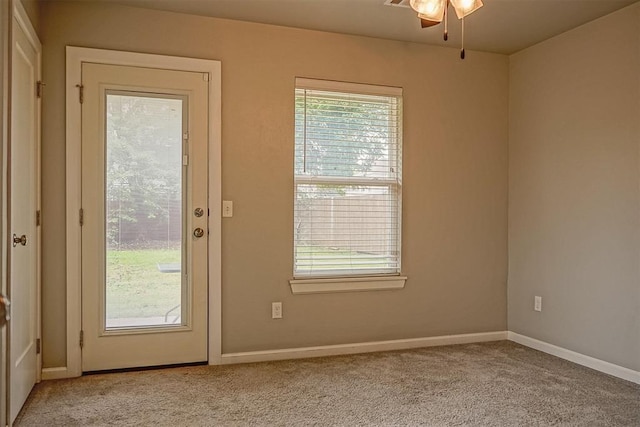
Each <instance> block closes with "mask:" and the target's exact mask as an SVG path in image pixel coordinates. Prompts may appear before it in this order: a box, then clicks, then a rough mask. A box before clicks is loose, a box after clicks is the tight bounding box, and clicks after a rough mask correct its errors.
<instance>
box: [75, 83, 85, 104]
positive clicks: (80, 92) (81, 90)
mask: <svg viewBox="0 0 640 427" xmlns="http://www.w3.org/2000/svg"><path fill="white" fill-rule="evenodd" d="M76 87H77V88H78V99H79V100H80V104H82V103H84V86H83V85H76Z"/></svg>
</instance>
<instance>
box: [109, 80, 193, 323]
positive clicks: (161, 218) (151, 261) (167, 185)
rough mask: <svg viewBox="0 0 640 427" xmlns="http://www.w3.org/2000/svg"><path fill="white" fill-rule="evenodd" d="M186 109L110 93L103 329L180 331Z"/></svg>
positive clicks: (171, 100)
mask: <svg viewBox="0 0 640 427" xmlns="http://www.w3.org/2000/svg"><path fill="white" fill-rule="evenodd" d="M183 105H184V100H183V99H181V98H179V97H171V96H168V95H162V96H155V95H148V94H145V95H141V94H130V93H126V92H107V98H106V115H107V117H106V159H107V164H106V205H105V208H106V230H105V233H106V234H105V237H106V264H105V265H106V282H105V283H106V286H105V287H106V289H105V301H106V310H105V313H106V327H107V329H110V328H111V329H112V328H129V327H147V326H171V325H176V326H181V325H182V317H183V316H182V310H183V304H182V296H183V280H182V277H183V274H181V272H182V271H183V270H184V269H183V268H182V266H183V265H184V255H183V252H184V251H183V234H184V233H183V225H182V216H183V212H182V210H183V188H184V183H183V174H182V169H183V166H182V156H183V139H182V135H183V126H184V121H185V120H184V114H183V113H184V111H183V110H184V108H183Z"/></svg>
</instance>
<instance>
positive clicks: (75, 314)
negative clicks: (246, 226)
mask: <svg viewBox="0 0 640 427" xmlns="http://www.w3.org/2000/svg"><path fill="white" fill-rule="evenodd" d="M83 62H95V63H102V64H112V65H128V66H136V67H146V68H161V69H166V70H180V71H193V72H201V73H209V76H210V80H209V81H210V84H209V141H208V144H209V202H208V204H209V206H208V208H209V212H210V215H209V247H208V249H209V259H208V269H209V283H208V291H209V324H208V328H209V331H208V339H209V343H208V348H209V364H210V365H217V364H220V363H221V359H222V303H221V296H222V282H221V280H222V277H221V267H222V263H221V262H222V261H221V258H222V257H221V246H222V245H221V242H222V236H221V217H222V207H221V199H222V173H221V172H222V170H221V166H222V161H221V147H222V143H221V140H222V132H221V123H222V117H221V112H222V110H221V95H222V93H221V63H220V61H215V60H206V59H195V58H183V57H174V56H163V55H151V54H143V53H134V52H122V51H114V50H103V49H90V48H81V47H74V46H67V89H66V108H67V123H66V135H67V157H66V160H67V170H66V173H67V176H66V179H67V366H66V369H64V370H56V373H55V375H51V376H49V375H48V376H47V378H53V377H59V378H61V377H77V376H80V375H82V363H81V361H82V360H81V357H82V353H81V350H80V342H79V338H80V330H81V325H82V316H81V313H82V311H81V310H82V298H81V290H82V287H81V278H82V274H81V233H80V224H79V212H80V208H81V187H80V181H81V173H82V169H81V156H80V153H81V143H82V139H81V136H82V134H81V105H80V102H79V88H78V87H77V85H79V84H80V83H81V81H82V78H81V77H82V76H81V72H82V63H83Z"/></svg>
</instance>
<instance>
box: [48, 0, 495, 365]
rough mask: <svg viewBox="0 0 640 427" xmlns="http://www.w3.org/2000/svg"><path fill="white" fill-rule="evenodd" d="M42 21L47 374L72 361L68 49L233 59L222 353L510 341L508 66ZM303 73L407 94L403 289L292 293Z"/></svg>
mask: <svg viewBox="0 0 640 427" xmlns="http://www.w3.org/2000/svg"><path fill="white" fill-rule="evenodd" d="M41 20H42V24H43V43H44V76H45V81H46V82H47V96H46V97H45V99H44V115H43V126H44V129H43V136H44V139H43V212H44V224H43V240H44V242H43V246H44V253H43V276H44V282H43V288H44V289H43V294H44V298H43V303H44V307H43V326H44V364H45V366H48V367H52V366H64V365H65V327H66V325H65V286H66V283H65V274H66V272H65V253H64V251H65V220H64V218H65V208H64V194H65V137H64V126H65V112H64V110H65V104H64V102H65V99H64V81H65V80H64V79H65V63H64V60H65V56H64V55H65V53H64V52H65V46H66V45H75V46H85V47H95V48H108V49H118V50H130V51H138V52H146V53H157V54H166V55H177V56H190V57H196V58H209V59H218V60H221V61H222V92H223V98H222V106H223V107H222V109H223V110H222V126H223V128H222V144H223V146H222V158H223V165H222V168H223V170H222V180H223V184H222V185H223V198H224V199H225V200H233V201H234V217H233V218H225V219H224V221H223V223H222V227H223V228H222V232H223V236H222V237H223V242H222V295H223V301H222V307H223V308H222V310H223V325H222V327H223V351H224V352H239V351H251V350H265V349H276V348H288V347H299V346H312V345H325V344H340V343H351V342H363V341H375V340H387V339H401V338H413V337H427V336H436V335H443V334H459V333H473V332H486V331H499V330H505V328H506V316H507V314H506V273H507V235H506V232H507V135H508V125H507V117H508V58H507V57H506V56H502V55H495V54H484V53H476V52H470V53H469V54H468V58H467V60H465V61H464V62H462V61H460V59H459V57H458V51H457V49H445V48H437V47H429V46H425V45H420V44H412V43H401V42H395V41H385V40H379V39H373V38H365V37H355V36H346V35H339V34H331V33H322V32H315V31H306V30H298V29H290V28H282V27H276V26H267V25H260V24H251V23H242V22H237V21H229V20H221V19H212V18H204V17H196V16H187V15H181V14H174V13H167V12H154V11H147V10H142V9H135V8H128V7H123V6H118V5H111V4H107V5H105V4H95V3H91V2H78V3H65V2H45V3H44V4H43V9H42V16H41ZM296 76H300V77H310V78H320V79H331V80H340V81H349V82H362V83H373V84H381V85H391V86H401V87H403V88H404V94H405V96H404V168H403V169H404V186H403V189H404V200H403V202H404V215H403V220H404V234H403V273H404V274H406V275H407V276H408V277H409V280H408V282H407V285H406V288H405V289H404V290H402V291H393V292H364V293H346V294H323V295H305V296H293V295H292V294H291V291H290V289H289V285H288V282H287V281H288V279H290V278H291V277H292V270H293V259H292V258H293V147H294V141H293V137H294V128H293V125H294V123H293V120H294V114H293V112H294V102H293V101H294V79H295V77H296ZM272 301H282V302H283V305H284V319H282V320H280V321H273V320H271V318H270V310H271V302H272Z"/></svg>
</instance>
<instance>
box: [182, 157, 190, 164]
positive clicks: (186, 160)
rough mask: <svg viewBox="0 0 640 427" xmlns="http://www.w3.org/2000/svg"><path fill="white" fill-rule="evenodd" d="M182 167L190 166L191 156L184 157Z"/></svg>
mask: <svg viewBox="0 0 640 427" xmlns="http://www.w3.org/2000/svg"><path fill="white" fill-rule="evenodd" d="M182 166H189V156H187V155H184V156H182Z"/></svg>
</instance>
